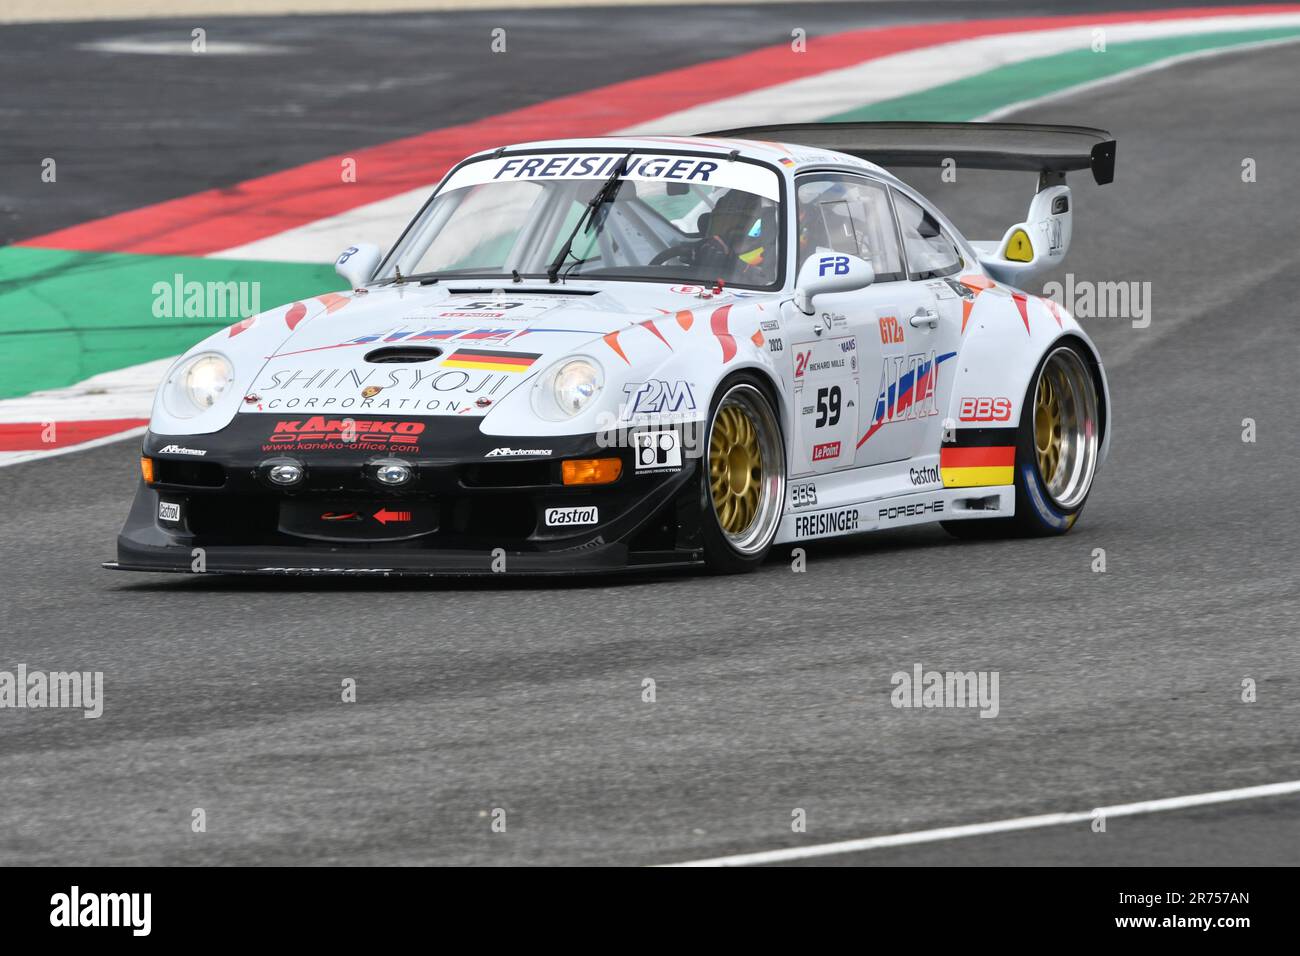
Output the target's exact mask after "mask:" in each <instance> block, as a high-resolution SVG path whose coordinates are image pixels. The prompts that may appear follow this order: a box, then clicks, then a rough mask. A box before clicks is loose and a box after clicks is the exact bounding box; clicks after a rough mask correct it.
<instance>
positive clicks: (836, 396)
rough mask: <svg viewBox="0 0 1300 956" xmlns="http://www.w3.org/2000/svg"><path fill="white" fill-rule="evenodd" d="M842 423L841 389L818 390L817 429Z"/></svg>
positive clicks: (836, 387) (833, 386)
mask: <svg viewBox="0 0 1300 956" xmlns="http://www.w3.org/2000/svg"><path fill="white" fill-rule="evenodd" d="M839 422H840V387H839V386H838V385H832V386H830V387H829V388H819V389H817V427H818V428H821V427H822V426H824V425H838V424H839Z"/></svg>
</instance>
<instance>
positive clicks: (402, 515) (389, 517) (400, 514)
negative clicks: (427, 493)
mask: <svg viewBox="0 0 1300 956" xmlns="http://www.w3.org/2000/svg"><path fill="white" fill-rule="evenodd" d="M374 517H375V520H376V521H378V522H379V523H380V524H382V525H387V524H388V522H390V521H410V520H411V513H410V512H409V511H389V510H388V509H387V508H380V509H379V510H378V511H376V512H375V515H374Z"/></svg>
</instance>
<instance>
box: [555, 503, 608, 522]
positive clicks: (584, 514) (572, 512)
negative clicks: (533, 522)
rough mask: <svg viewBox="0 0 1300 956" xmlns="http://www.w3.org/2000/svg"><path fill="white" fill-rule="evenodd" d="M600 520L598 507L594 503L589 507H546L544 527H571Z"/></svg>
mask: <svg viewBox="0 0 1300 956" xmlns="http://www.w3.org/2000/svg"><path fill="white" fill-rule="evenodd" d="M599 521H600V509H598V508H596V507H595V506H594V505H593V506H592V507H590V508H547V509H546V527H548V528H572V527H575V526H577V525H584V524H597V523H598V522H599Z"/></svg>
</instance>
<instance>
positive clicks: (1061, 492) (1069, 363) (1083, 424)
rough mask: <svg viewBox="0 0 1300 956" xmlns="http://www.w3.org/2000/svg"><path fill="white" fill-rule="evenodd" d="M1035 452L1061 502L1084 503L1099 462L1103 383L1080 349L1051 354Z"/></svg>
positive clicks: (1038, 403)
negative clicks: (1099, 393) (1096, 381)
mask: <svg viewBox="0 0 1300 956" xmlns="http://www.w3.org/2000/svg"><path fill="white" fill-rule="evenodd" d="M1033 428H1034V456H1035V458H1036V460H1037V464H1038V474H1039V477H1041V478H1042V480H1043V486H1044V487H1045V488H1046V489H1047V493H1048V494H1049V495H1050V496H1051V498H1052V501H1053V502H1054V503H1055V504H1056V506H1057V507H1059V508H1062V509H1066V510H1069V509H1071V508H1074V507H1075V506H1076V505H1078V504H1080V503H1081V502H1082V501H1083V499H1084V498H1086V497H1087V495H1088V489H1089V488H1090V487H1091V486H1092V476H1093V472H1094V471H1095V470H1096V468H1097V435H1098V428H1097V387H1096V385H1095V384H1094V382H1093V378H1092V374H1091V372H1089V370H1088V368H1087V367H1086V366H1085V365H1084V363H1083V360H1082V359H1081V358H1080V357H1079V353H1077V352H1076V351H1074V349H1071V348H1059V349H1057V350H1056V351H1054V352H1053V353H1052V354H1051V355H1049V356H1048V357H1047V361H1045V362H1044V363H1043V367H1042V370H1041V371H1040V372H1039V373H1038V385H1037V387H1036V388H1035V389H1034V424H1033Z"/></svg>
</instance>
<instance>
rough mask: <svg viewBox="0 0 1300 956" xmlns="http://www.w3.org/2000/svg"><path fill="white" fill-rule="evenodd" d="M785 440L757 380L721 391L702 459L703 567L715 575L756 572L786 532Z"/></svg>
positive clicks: (731, 382) (735, 382)
mask: <svg viewBox="0 0 1300 956" xmlns="http://www.w3.org/2000/svg"><path fill="white" fill-rule="evenodd" d="M785 471H786V460H785V440H784V438H783V436H782V434H781V424H780V419H779V418H778V417H777V414H776V411H775V408H774V405H773V402H772V399H771V397H770V395H769V393H768V391H767V390H766V388H765V387H764V385H763V383H762V382H761V381H760V380H758V379H757V378H756V377H754V376H750V375H739V376H736V377H734V378H731V379H728V380H727V381H726V382H724V383H723V385H722V387H721V388H719V389H718V391H717V393H716V394H715V395H714V397H713V402H712V403H711V404H710V406H709V417H708V420H707V427H706V429H705V433H704V448H703V453H702V455H701V459H700V485H699V494H700V499H699V503H700V512H701V514H700V518H701V520H700V526H701V529H702V533H703V537H704V563H705V566H706V567H707V568H708V570H709V571H711V572H713V573H715V574H739V573H743V572H746V571H753V570H755V569H756V568H757V567H758V566H759V565H760V564H762V563H763V560H764V559H765V558H766V557H767V554H768V552H769V551H770V550H771V548H772V541H773V540H774V539H775V538H776V533H777V530H778V529H779V528H780V526H781V512H782V510H783V505H784V502H785Z"/></svg>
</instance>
